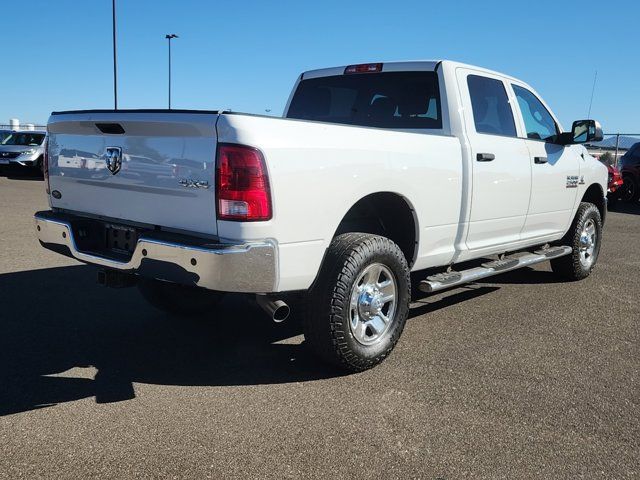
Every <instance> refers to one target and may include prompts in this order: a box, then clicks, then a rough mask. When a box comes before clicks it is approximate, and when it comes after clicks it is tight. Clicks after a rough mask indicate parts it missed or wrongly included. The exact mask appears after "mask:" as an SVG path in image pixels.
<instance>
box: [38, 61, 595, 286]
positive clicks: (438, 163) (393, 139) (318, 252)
mask: <svg viewBox="0 0 640 480" xmlns="http://www.w3.org/2000/svg"><path fill="white" fill-rule="evenodd" d="M434 69H435V70H436V71H437V72H438V77H439V82H440V93H441V105H442V119H443V128H442V129H441V130H438V131H419V130H415V131H394V130H385V129H378V128H364V127H354V126H346V125H336V124H329V123H320V122H309V121H299V120H291V119H284V118H273V117H264V116H252V115H243V114H224V113H223V114H220V115H216V114H210V115H205V114H198V115H197V114H189V113H175V112H167V113H153V114H143V113H140V114H135V113H124V112H113V113H101V114H87V113H84V114H83V113H70V114H65V115H56V116H53V117H52V118H51V120H50V124H49V131H50V135H51V137H50V149H51V155H52V157H53V158H54V159H55V160H57V162H58V163H56V165H60V166H59V167H58V166H55V167H54V168H53V169H52V170H51V178H50V182H51V189H52V190H55V189H57V190H59V191H61V192H62V198H61V199H59V200H56V199H53V198H51V203H52V206H53V207H58V208H63V209H68V210H72V211H75V212H84V213H88V214H92V215H103V216H108V217H112V218H116V219H122V220H128V221H133V222H140V223H145V224H150V225H159V226H161V227H164V228H167V229H174V230H180V231H187V232H191V233H194V234H201V235H215V236H217V237H218V238H219V239H220V240H222V241H229V242H238V241H240V242H248V241H254V240H269V241H272V242H273V243H274V244H276V245H277V259H278V260H277V261H278V265H277V271H278V272H277V276H278V281H277V285H276V287H275V290H276V291H288V290H304V289H307V288H309V287H310V286H311V284H312V283H313V281H314V279H315V278H316V275H317V273H318V271H319V268H320V266H321V263H322V260H323V257H324V254H325V252H326V249H327V247H328V245H329V244H330V242H331V240H332V238H333V235H334V233H335V232H336V229H337V228H338V226H339V224H340V222H341V220H342V219H343V217H344V215H345V214H346V213H347V211H348V210H349V209H350V208H351V207H352V206H353V205H354V204H355V203H356V202H357V201H358V200H360V199H362V198H363V197H365V196H367V195H369V194H372V193H378V192H393V193H396V194H398V195H400V196H402V197H403V198H404V199H405V201H406V202H407V204H408V205H409V206H410V207H411V208H412V209H413V213H414V219H415V221H416V224H417V232H416V241H417V248H416V254H415V258H414V259H412V260H413V264H412V269H413V270H421V269H425V268H428V267H439V266H446V265H450V264H452V263H455V262H459V261H464V260H469V259H473V258H478V257H482V256H485V255H488V254H493V253H502V252H505V251H509V250H515V249H518V248H524V247H527V246H533V245H540V244H542V243H545V242H547V241H552V240H557V239H559V238H561V237H562V235H563V234H564V233H565V232H566V230H567V229H568V228H569V223H570V221H571V219H572V218H573V216H574V214H575V211H576V210H577V207H578V204H579V202H580V199H581V198H582V196H583V195H584V193H585V191H586V189H587V188H588V187H589V186H590V185H592V184H597V185H599V186H600V188H601V189H602V191H603V192H606V181H607V172H606V168H605V167H604V166H603V165H601V164H600V163H599V162H598V161H597V160H595V159H593V158H592V157H590V156H589V155H587V154H586V153H585V150H584V149H583V148H582V147H579V146H570V147H557V146H553V148H555V149H557V151H555V152H549V151H546V154H547V156H548V157H550V158H551V157H553V156H554V155H555V156H557V157H558V161H557V162H552V161H550V162H549V164H548V165H534V164H533V157H535V156H537V155H539V153H540V148H549V146H548V144H544V143H541V142H532V141H529V140H527V139H525V138H523V128H524V127H523V122H522V119H521V118H520V117H519V111H518V110H517V109H516V108H515V107H514V115H515V116H516V128H517V131H518V137H519V138H506V137H497V136H494V135H481V134H476V133H475V131H474V127H473V119H472V115H471V113H470V102H469V98H468V89H467V86H466V81H461V79H460V78H461V77H460V76H459V74H458V73H457V72H458V71H465V72H468V71H473V72H474V73H476V74H479V75H487V76H492V77H494V78H499V79H502V80H503V81H504V82H505V84H508V83H509V82H517V83H518V84H519V85H523V86H526V84H523V83H522V82H519V81H518V80H516V79H513V78H511V77H507V76H504V75H501V74H497V73H495V72H490V71H488V70H485V69H481V68H477V67H470V66H467V65H462V64H457V63H454V62H447V61H444V62H400V63H386V64H384V69H383V71H399V70H434ZM343 71H344V67H339V68H333V69H325V70H317V71H313V72H307V73H305V74H304V78H310V77H319V76H323V75H340V74H341V73H342V72H343ZM299 81H300V79H298V82H299ZM296 86H297V84H296ZM526 87H527V88H528V89H530V90H531V91H532V92H533V89H531V88H530V87H528V86H526ZM294 91H295V86H294ZM509 95H510V97H512V95H513V94H512V93H510V94H509ZM512 103H513V102H512ZM98 120H99V121H106V122H117V123H121V124H122V125H123V127H124V128H125V130H126V134H125V135H113V136H110V135H103V134H100V133H99V132H97V133H96V128H95V122H96V121H98ZM52 140H53V142H52ZM217 142H227V143H237V144H244V145H248V146H252V147H256V148H258V149H260V150H261V151H262V153H263V155H264V158H265V161H266V166H267V170H268V173H269V181H270V187H271V194H272V204H273V218H272V219H271V220H269V221H265V222H232V221H217V222H216V221H215V192H214V182H215V174H214V172H215V169H214V167H215V148H216V144H217ZM106 146H120V147H122V149H123V153H124V154H125V155H128V156H129V157H130V159H129V163H128V166H129V167H131V170H130V171H131V172H132V173H131V174H130V175H129V176H127V175H125V176H121V175H116V176H112V175H110V174H108V173H105V172H104V171H103V170H104V162H103V161H102V160H101V155H102V154H103V153H104V149H105V147H106ZM73 150H75V151H76V152H91V154H90V155H89V157H91V158H87V159H86V160H87V161H86V162H84V164H83V163H82V162H81V161H79V160H78V158H75V157H73V155H71V156H69V155H68V154H69V152H71V151H73ZM482 152H487V153H489V152H490V153H494V154H495V155H496V160H495V161H494V162H488V163H486V164H478V163H477V162H475V155H476V154H477V153H482ZM78 155H79V156H80V157H82V154H78ZM142 157H146V158H148V159H151V161H152V163H153V164H154V167H156V168H155V169H147V170H145V168H144V167H143V165H144V164H145V160H144V159H143V158H142ZM554 158H555V157H554ZM176 159H179V160H180V162H176V161H175V160H176ZM514 162H517V163H514ZM175 163H180V165H183V166H185V168H186V170H185V171H186V173H185V175H189V176H190V177H193V178H194V179H198V180H202V181H208V182H209V183H210V185H211V187H210V188H209V189H194V190H190V189H185V188H184V187H182V186H180V185H179V184H178V180H179V179H180V174H179V173H178V174H177V173H175V172H174V173H173V174H168V173H167V172H168V171H167V170H166V169H165V167H166V165H167V164H169V165H171V164H175ZM63 164H66V167H65V168H62V165H63ZM74 165H75V167H74ZM77 165H81V166H82V165H84V167H83V168H80V167H78V166H77ZM87 165H90V167H87ZM158 165H159V167H158ZM536 167H542V168H536ZM83 170H88V171H89V172H88V173H89V175H90V178H89V179H88V180H89V181H87V178H84V177H83V175H86V174H87V172H85V171H83ZM136 175H137V176H136ZM567 175H579V176H580V177H581V178H583V180H584V182H583V183H581V184H580V185H578V188H574V189H567V188H566V176H567ZM569 190H570V191H569Z"/></svg>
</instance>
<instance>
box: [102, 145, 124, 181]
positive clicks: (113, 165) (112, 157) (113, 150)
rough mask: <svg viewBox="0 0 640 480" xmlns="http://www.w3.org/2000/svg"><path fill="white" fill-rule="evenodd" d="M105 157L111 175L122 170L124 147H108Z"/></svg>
mask: <svg viewBox="0 0 640 480" xmlns="http://www.w3.org/2000/svg"><path fill="white" fill-rule="evenodd" d="M104 158H105V161H106V162H107V168H108V169H109V171H110V172H111V175H115V174H116V173H118V172H119V171H120V168H121V167H122V149H121V148H120V147H107V150H106V152H105V154H104Z"/></svg>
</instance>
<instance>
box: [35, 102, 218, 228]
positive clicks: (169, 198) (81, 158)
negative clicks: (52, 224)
mask: <svg viewBox="0 0 640 480" xmlns="http://www.w3.org/2000/svg"><path fill="white" fill-rule="evenodd" d="M217 118H218V114H217V112H198V111H157V110H156V111H153V110H135V111H127V110H119V111H98V110H96V111H82V112H62V113H54V114H52V116H51V117H50V119H49V125H48V131H49V139H48V151H49V185H50V192H51V193H52V195H51V196H50V201H51V206H52V207H54V208H61V209H65V210H69V211H73V212H79V213H83V214H90V215H96V216H101V217H107V218H110V219H116V220H117V219H121V220H123V221H129V222H135V223H143V224H149V225H154V226H160V227H163V228H166V229H170V230H186V231H189V232H198V233H204V234H210V235H215V234H216V233H217V228H216V215H215V191H214V188H215V185H214V183H215V155H216V128H215V127H216V121H217Z"/></svg>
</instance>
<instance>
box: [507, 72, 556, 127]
mask: <svg viewBox="0 0 640 480" xmlns="http://www.w3.org/2000/svg"><path fill="white" fill-rule="evenodd" d="M512 86H513V92H514V93H515V94H516V98H517V99H518V105H520V111H521V112H522V118H523V120H524V126H525V127H526V129H527V138H531V139H533V140H554V139H555V138H556V135H557V134H558V129H557V127H556V122H555V121H554V120H553V117H552V116H551V114H550V113H549V111H548V110H547V109H546V108H545V106H544V105H543V104H542V102H541V101H540V100H539V99H538V97H536V96H535V95H534V94H533V93H531V92H530V91H529V90H527V89H526V88H522V87H519V86H518V85H512Z"/></svg>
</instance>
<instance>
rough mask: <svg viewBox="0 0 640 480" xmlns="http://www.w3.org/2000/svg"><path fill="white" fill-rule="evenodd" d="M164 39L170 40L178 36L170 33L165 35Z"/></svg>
mask: <svg viewBox="0 0 640 480" xmlns="http://www.w3.org/2000/svg"><path fill="white" fill-rule="evenodd" d="M164 38H168V39H169V40H171V39H172V38H178V35H176V34H175V33H171V34H167V35H165V36H164Z"/></svg>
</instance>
